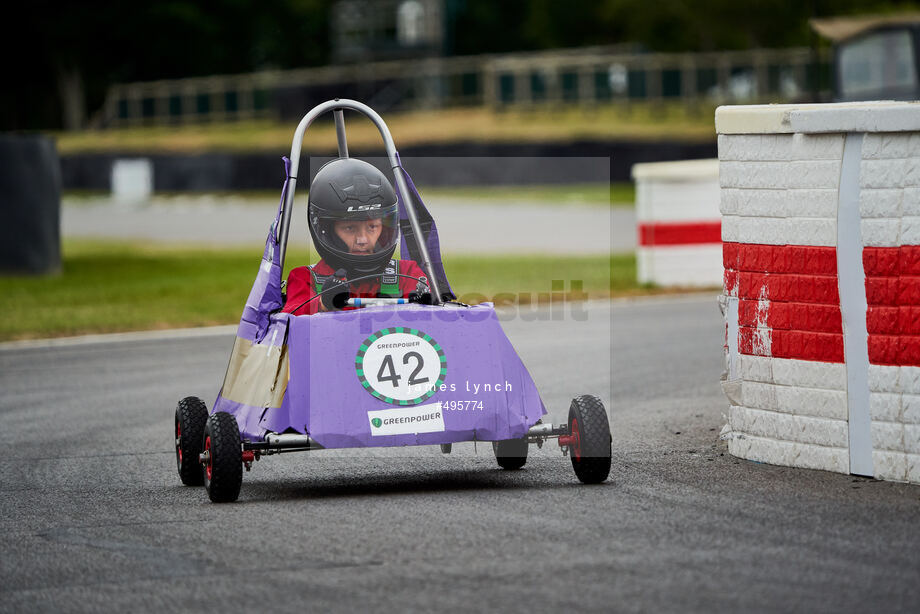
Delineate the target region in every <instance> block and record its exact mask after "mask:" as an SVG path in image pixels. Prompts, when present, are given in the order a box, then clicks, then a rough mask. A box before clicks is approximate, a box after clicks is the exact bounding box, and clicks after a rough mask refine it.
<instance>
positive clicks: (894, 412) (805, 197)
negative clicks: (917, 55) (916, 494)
mask: <svg viewBox="0 0 920 614" xmlns="http://www.w3.org/2000/svg"><path fill="white" fill-rule="evenodd" d="M716 130H717V132H718V134H719V169H720V183H721V211H722V216H723V217H722V239H723V241H724V244H723V260H724V267H725V279H724V294H723V296H722V306H723V312H724V313H725V316H726V343H725V352H726V373H725V376H724V379H725V381H724V383H723V387H724V389H725V391H726V394H727V396H728V397H729V400H730V403H731V406H730V409H729V423H728V424H727V425H726V427H725V429H723V436H724V437H725V438H727V439H728V445H729V452H730V453H731V454H733V455H735V456H739V457H742V458H748V459H752V460H758V461H762V462H767V463H772V464H777V465H788V466H796V467H807V468H814V469H826V470H829V471H838V472H842V473H853V474H857V475H867V476H874V477H877V478H881V479H888V480H898V481H907V482H913V483H918V484H920V104H916V103H894V102H864V103H846V104H825V105H766V106H729V107H720V108H719V109H718V110H717V111H716Z"/></svg>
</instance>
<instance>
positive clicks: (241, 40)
mask: <svg viewBox="0 0 920 614" xmlns="http://www.w3.org/2000/svg"><path fill="white" fill-rule="evenodd" d="M368 1H369V2H372V1H373V0H368ZM443 2H444V4H443V8H444V11H443V12H444V15H445V25H444V27H445V43H444V48H443V50H442V52H443V53H444V54H446V55H469V54H477V53H500V52H510V51H526V50H540V49H552V48H564V47H582V46H587V45H613V44H621V43H624V44H625V43H628V44H631V46H632V48H634V49H637V50H647V51H669V52H679V51H715V50H724V49H744V48H755V47H762V48H777V47H787V46H801V45H809V44H814V38H813V34H812V33H811V32H810V31H809V27H808V23H807V21H808V18H809V17H813V16H830V15H843V14H853V13H880V12H893V11H901V10H910V9H914V10H916V8H917V3H915V2H903V1H902V2H893V1H890V0H805V1H804V2H789V1H788V0H749V1H744V0H655V1H652V2H649V1H648V0H443ZM333 5H334V2H331V1H328V0H260V1H253V0H199V1H191V0H134V1H132V2H118V1H106V0H84V1H81V2H73V1H69V2H55V1H51V0H32V1H31V2H26V3H16V5H15V6H12V7H8V8H7V9H6V13H7V15H6V19H5V21H6V23H7V33H6V34H7V35H6V36H5V37H3V38H2V42H0V46H2V52H3V57H4V60H5V65H6V66H7V70H5V71H4V73H5V75H6V83H5V84H4V86H3V90H4V95H3V96H2V97H0V130H29V129H59V128H79V127H82V126H84V125H85V123H86V121H87V118H88V117H89V116H90V115H91V114H92V113H93V112H94V111H95V110H96V109H98V108H99V107H100V106H101V104H102V102H103V100H104V97H105V93H106V90H107V88H108V87H109V86H110V85H111V84H113V83H119V82H131V81H147V80H155V79H170V78H180V77H190V76H202V75H211V74H228V73H243V72H250V71H254V70H260V69H268V68H295V67H304V66H319V65H324V64H328V63H329V62H330V60H331V49H330V42H331V39H330V31H331V29H330V19H331V14H332V6H333Z"/></svg>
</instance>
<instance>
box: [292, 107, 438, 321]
mask: <svg viewBox="0 0 920 614" xmlns="http://www.w3.org/2000/svg"><path fill="white" fill-rule="evenodd" d="M345 109H350V110H352V111H357V112H358V113H361V114H363V115H364V116H365V117H367V118H368V119H369V120H371V121H372V122H374V125H375V126H377V130H379V131H380V136H381V137H383V145H384V148H385V149H386V152H387V158H388V159H389V161H390V169H391V170H392V171H393V176H394V177H395V179H396V190H397V191H398V193H399V197H400V198H401V199H402V202H403V203H404V205H405V207H406V213H407V215H408V216H409V225H410V226H412V231H413V232H414V233H415V236H416V237H418V246H419V251H420V253H421V256H422V262H421V265H422V268H423V269H424V271H425V273H426V274H427V275H428V283H429V287H430V289H431V294H432V299H433V301H434V302H435V303H436V304H437V303H440V302H441V289H440V288H439V287H438V278H437V277H436V276H435V274H434V267H433V266H432V264H431V257H430V256H429V255H428V245H427V244H426V241H425V237H424V236H423V235H422V230H421V227H420V226H419V223H418V217H417V216H416V215H415V203H414V202H413V200H412V199H411V197H410V196H409V187H408V185H407V184H406V177H405V175H404V172H403V170H402V165H401V164H400V162H399V156H398V154H397V153H396V145H395V144H394V143H393V137H392V136H390V130H389V128H387V125H386V123H384V121H383V119H382V118H381V117H380V116H379V115H377V113H376V112H375V111H374V110H373V109H372V108H370V107H369V106H367V105H366V104H363V103H360V102H358V101H356V100H348V99H346V98H342V99H339V98H336V99H335V100H328V101H326V102H324V103H322V104H318V105H316V106H315V107H313V108H312V109H310V110H309V111H308V112H307V114H306V115H304V116H303V119H301V120H300V123H299V124H298V125H297V130H296V131H294V141H293V142H292V143H291V172H290V180H289V183H288V189H287V192H286V193H285V196H284V203H283V205H282V210H281V225H280V227H279V228H276V230H275V232H276V235H275V240H276V241H277V242H278V243H279V244H280V249H279V252H280V255H279V257H280V261H279V265H280V266H281V270H282V271H283V270H284V257H285V255H286V253H287V243H288V233H289V231H290V228H291V211H292V209H293V204H294V191H295V189H296V187H297V172H298V169H299V168H300V149H301V147H302V146H303V135H304V133H305V132H306V131H307V128H309V127H310V124H312V123H313V122H314V121H315V120H316V118H317V117H319V116H320V115H322V114H323V113H328V112H329V111H332V112H333V115H334V116H335V133H336V138H337V140H338V147H339V157H342V158H347V157H348V143H347V142H346V139H345V118H344V110H345Z"/></svg>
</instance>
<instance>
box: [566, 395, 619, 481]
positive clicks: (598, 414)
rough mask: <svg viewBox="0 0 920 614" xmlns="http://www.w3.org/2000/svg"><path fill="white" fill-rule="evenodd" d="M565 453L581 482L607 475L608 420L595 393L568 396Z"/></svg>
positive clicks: (610, 438) (608, 463)
mask: <svg viewBox="0 0 920 614" xmlns="http://www.w3.org/2000/svg"><path fill="white" fill-rule="evenodd" d="M569 435H570V436H571V438H572V443H571V445H570V446H569V456H570V457H571V459H572V469H574V470H575V476H576V477H577V478H578V479H579V480H580V481H582V482H584V483H585V484H597V483H599V482H603V481H604V480H606V479H607V476H608V475H610V444H611V442H612V441H613V438H612V437H611V436H610V422H609V420H607V410H606V409H604V404H603V403H602V402H601V400H600V399H599V398H597V397H596V396H592V395H589V394H586V395H582V396H580V397H576V398H574V399H572V405H571V406H570V407H569Z"/></svg>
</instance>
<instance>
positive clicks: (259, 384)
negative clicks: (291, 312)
mask: <svg viewBox="0 0 920 614" xmlns="http://www.w3.org/2000/svg"><path fill="white" fill-rule="evenodd" d="M287 383H288V349H287V344H285V345H280V346H279V345H268V344H261V345H260V344H254V343H253V342H252V341H250V340H248V339H242V338H240V337H237V338H236V341H235V342H234V343H233V351H232V352H231V353H230V364H229V365H227V375H226V377H225V378H224V387H223V391H222V392H221V396H222V397H223V398H225V399H227V400H230V401H233V402H235V403H242V404H243V405H251V406H253V407H281V399H282V398H283V397H284V391H285V390H287Z"/></svg>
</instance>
